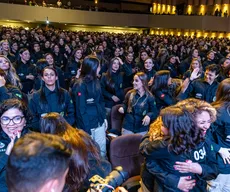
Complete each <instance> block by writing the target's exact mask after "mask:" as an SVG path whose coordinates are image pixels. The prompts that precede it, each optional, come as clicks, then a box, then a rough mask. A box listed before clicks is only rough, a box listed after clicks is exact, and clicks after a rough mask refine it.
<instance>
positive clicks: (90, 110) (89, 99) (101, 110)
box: [72, 56, 108, 157]
mask: <svg viewBox="0 0 230 192" xmlns="http://www.w3.org/2000/svg"><path fill="white" fill-rule="evenodd" d="M99 71H100V62H99V60H98V59H97V58H96V57H94V56H88V57H86V58H85V59H84V60H83V63H82V67H81V74H80V77H79V78H78V79H77V81H76V82H75V84H74V86H73V88H72V98H73V101H74V104H75V112H76V116H75V117H76V125H77V127H78V128H80V129H83V130H84V131H86V132H87V133H88V134H90V135H91V136H92V138H93V139H94V140H95V141H96V142H97V143H98V145H99V146H100V150H101V155H102V156H103V157H105V156H106V137H105V131H106V129H107V126H108V125H107V120H106V112H105V105H104V99H103V95H102V91H101V86H100V82H99V80H98V79H97V75H98V74H99Z"/></svg>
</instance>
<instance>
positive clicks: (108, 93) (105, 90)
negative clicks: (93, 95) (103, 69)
mask: <svg viewBox="0 0 230 192" xmlns="http://www.w3.org/2000/svg"><path fill="white" fill-rule="evenodd" d="M123 74H124V73H120V72H117V73H112V77H111V78H112V81H113V83H114V88H113V89H111V88H110V87H109V86H108V85H107V83H106V81H107V74H106V73H103V74H102V78H101V90H102V94H103V96H104V101H105V107H108V108H112V107H113V106H114V105H116V104H120V103H122V102H123V100H124V98H125V94H124V89H123ZM114 95H115V96H117V97H118V98H119V99H120V101H119V102H114V101H113V99H112V96H114Z"/></svg>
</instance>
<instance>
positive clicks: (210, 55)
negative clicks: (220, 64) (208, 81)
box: [203, 50, 216, 70]
mask: <svg viewBox="0 0 230 192" xmlns="http://www.w3.org/2000/svg"><path fill="white" fill-rule="evenodd" d="M214 58H215V53H214V51H213V50H211V51H209V52H208V53H207V60H206V61H204V62H203V69H204V70H206V67H207V66H209V65H212V64H216V63H215V61H214Z"/></svg>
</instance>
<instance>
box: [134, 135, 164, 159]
mask: <svg viewBox="0 0 230 192" xmlns="http://www.w3.org/2000/svg"><path fill="white" fill-rule="evenodd" d="M166 147H167V146H166V144H165V142H164V141H162V140H154V141H150V140H149V135H148V134H146V135H145V136H144V137H143V139H142V142H141V144H140V147H139V150H140V153H141V154H142V155H143V156H144V157H151V158H153V159H161V158H164V157H165V155H167V154H165V150H162V149H164V148H166ZM166 150H168V149H166Z"/></svg>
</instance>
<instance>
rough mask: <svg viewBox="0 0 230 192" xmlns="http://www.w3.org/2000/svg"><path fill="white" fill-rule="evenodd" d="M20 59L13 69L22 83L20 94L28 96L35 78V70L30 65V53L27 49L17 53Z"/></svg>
mask: <svg viewBox="0 0 230 192" xmlns="http://www.w3.org/2000/svg"><path fill="white" fill-rule="evenodd" d="M19 56H20V59H19V60H18V61H17V63H16V66H15V69H16V72H17V75H18V76H19V79H20V81H21V83H22V92H23V93H25V94H28V93H30V92H31V91H32V89H33V85H34V79H35V78H36V76H37V74H36V68H35V66H34V65H32V64H31V63H30V52H29V50H28V49H27V48H22V49H20V51H19Z"/></svg>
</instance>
